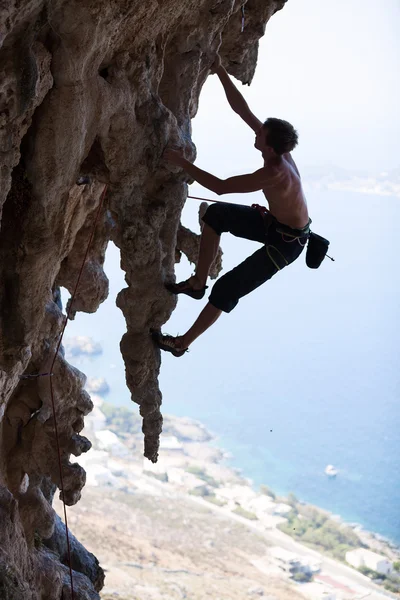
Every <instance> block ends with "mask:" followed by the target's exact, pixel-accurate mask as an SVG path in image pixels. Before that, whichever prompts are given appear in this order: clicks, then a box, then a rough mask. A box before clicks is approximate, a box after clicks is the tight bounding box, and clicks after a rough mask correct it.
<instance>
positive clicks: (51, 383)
mask: <svg viewBox="0 0 400 600" xmlns="http://www.w3.org/2000/svg"><path fill="white" fill-rule="evenodd" d="M78 185H79V184H78ZM106 192H107V185H105V186H104V189H103V191H102V194H101V197H100V202H99V207H98V209H97V213H96V218H95V220H94V223H93V227H92V232H91V234H90V238H89V242H88V245H87V248H86V252H85V256H84V257H83V261H82V265H81V268H80V270H79V274H78V278H77V280H76V284H75V288H74V291H73V292H72V296H71V300H70V303H69V307H68V310H67V314H66V316H65V320H64V325H63V328H62V330H61V334H60V337H59V340H58V343H57V347H56V350H55V352H54V356H53V360H52V362H51V366H50V370H49V371H48V372H47V373H32V374H29V375H22V376H21V377H20V379H30V378H35V377H46V376H48V377H49V382H50V397H51V406H52V410H53V417H54V432H55V434H56V447H57V455H58V470H59V475H60V486H59V487H60V491H61V496H62V503H63V507H64V521H65V536H66V540H67V555H68V566H69V576H70V581H71V600H74V598H75V596H74V582H73V577H72V561H71V546H70V541H69V530H68V519H67V508H66V505H65V498H64V480H63V472H62V463H61V449H60V438H59V435H58V427H57V418H56V409H55V401H54V389H53V377H52V376H53V367H54V364H55V362H56V360H57V356H58V352H59V350H60V346H61V342H62V339H63V336H64V332H65V329H66V327H67V324H68V321H69V319H70V315H71V312H72V305H73V303H74V300H75V296H76V292H77V290H78V286H79V283H80V280H81V276H82V273H83V269H84V266H85V263H86V259H87V257H88V254H89V250H90V246H91V244H92V241H93V237H94V233H95V230H96V226H97V222H98V220H99V216H100V213H101V209H102V207H103V204H104V198H105V195H106Z"/></svg>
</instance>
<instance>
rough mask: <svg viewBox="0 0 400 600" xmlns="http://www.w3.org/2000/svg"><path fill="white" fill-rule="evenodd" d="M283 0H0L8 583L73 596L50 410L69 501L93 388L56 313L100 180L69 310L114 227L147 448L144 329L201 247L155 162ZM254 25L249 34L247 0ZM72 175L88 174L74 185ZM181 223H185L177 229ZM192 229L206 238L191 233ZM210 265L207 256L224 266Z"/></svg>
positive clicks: (152, 399) (90, 588) (157, 400)
mask: <svg viewBox="0 0 400 600" xmlns="http://www.w3.org/2000/svg"><path fill="white" fill-rule="evenodd" d="M284 3H285V2H284V0H248V1H247V2H244V1H243V0H242V1H241V2H239V1H238V0H179V1H178V0H163V1H159V0H147V1H146V2H139V0H129V1H128V0H108V1H107V2H106V1H105V0H68V1H67V0H53V1H52V2H45V0H9V1H8V2H6V3H2V4H1V5H0V144H1V146H0V149H1V152H0V178H1V186H0V217H1V222H0V227H1V230H0V281H1V290H0V394H1V395H0V445H1V462H0V513H1V515H0V516H1V519H0V536H1V540H2V543H1V548H0V597H1V598H4V599H7V600H17V599H20V598H21V599H22V598H23V599H24V600H30V599H32V600H39V599H41V600H46V599H49V600H55V599H58V598H64V599H66V598H70V597H71V592H70V590H69V585H70V584H69V576H68V569H67V567H66V564H67V559H66V553H65V540H63V535H64V534H63V533H62V529H61V528H60V527H59V524H58V523H57V521H56V519H55V516H54V512H53V509H52V506H51V503H52V498H53V495H54V493H55V491H56V488H57V487H60V475H59V469H58V457H57V452H56V444H55V432H54V424H55V423H54V421H55V417H56V422H57V425H58V433H59V439H60V454H61V462H62V465H63V479H64V492H63V497H64V500H65V502H66V503H67V504H74V503H76V502H77V501H78V500H79V498H80V491H81V489H82V487H83V485H84V483H85V473H84V471H83V470H82V469H81V468H80V467H79V466H78V465H77V464H74V463H71V461H70V456H71V454H73V455H75V456H77V455H79V454H80V453H82V452H86V451H87V450H88V449H89V448H90V442H89V441H88V440H86V439H85V438H83V437H81V436H80V435H79V433H80V431H81V430H82V428H83V418H84V416H85V415H86V414H87V413H88V412H90V410H91V407H92V403H91V401H90V398H89V397H88V395H87V393H86V392H85V391H84V390H83V386H84V383H85V377H84V376H83V374H81V373H80V372H79V371H78V370H77V369H75V368H74V367H72V366H71V365H69V364H68V363H67V361H66V360H65V358H64V354H63V350H62V347H61V349H60V350H59V352H58V354H57V356H56V360H55V363H54V368H53V369H52V370H53V375H52V382H53V387H54V400H55V407H56V410H55V415H53V410H52V405H51V398H50V386H49V376H45V377H36V378H21V377H23V376H26V375H27V374H37V373H44V372H48V370H49V369H50V367H51V363H52V357H53V355H54V352H55V350H56V347H57V341H58V339H59V335H60V331H61V328H62V326H63V324H64V316H63V312H62V308H61V305H60V301H59V286H64V287H66V288H67V289H68V290H69V291H70V292H72V290H73V287H74V285H75V282H76V278H77V275H78V272H79V270H80V267H81V264H82V260H83V256H84V253H85V251H86V246H87V242H88V239H89V237H90V234H91V231H92V229H93V221H94V218H95V214H96V211H97V208H98V206H99V202H100V196H101V194H102V192H103V189H104V185H105V184H107V186H108V189H107V196H106V202H105V204H104V205H103V206H102V208H101V212H100V219H99V222H98V225H97V228H96V231H95V234H94V240H93V244H92V246H91V248H90V251H89V256H88V259H87V262H86V264H85V267H84V269H83V273H82V279H81V283H80V286H79V289H78V293H77V297H76V301H75V303H74V306H73V307H72V313H71V316H72V317H73V315H74V314H75V312H76V311H85V312H94V311H96V309H97V308H98V306H99V304H100V303H101V302H102V301H103V300H104V299H105V298H106V296H107V293H108V280H107V277H106V275H105V273H104V271H103V262H104V255H105V250H106V246H107V243H108V241H109V240H110V239H111V240H113V241H114V243H115V244H116V245H117V246H118V247H119V249H120V251H121V266H122V268H123V270H124V271H125V273H126V283H127V287H126V288H125V289H123V290H122V291H121V292H120V294H119V296H118V301H117V304H118V306H119V308H120V309H121V310H122V311H123V313H124V316H125V318H126V323H127V333H126V334H125V335H124V337H123V339H122V341H121V352H122V354H123V357H124V360H125V365H126V380H127V384H128V386H129V388H130V390H131V392H132V398H133V400H134V401H135V402H137V403H138V404H139V405H140V414H141V415H142V417H143V432H144V434H145V455H146V456H147V457H148V458H149V459H150V460H152V461H156V459H157V452H158V443H159V442H158V437H159V434H160V431H161V426H162V416H161V413H160V405H161V393H160V391H159V388H158V384H157V376H158V371H159V366H160V353H159V351H158V350H157V349H156V348H155V347H154V346H153V344H152V341H151V338H150V336H149V331H150V329H152V328H153V329H158V328H160V327H161V326H162V325H163V324H164V323H165V322H166V321H167V320H168V318H169V316H170V314H171V312H172V311H173V309H174V308H175V299H174V298H173V297H172V296H171V295H170V294H169V293H168V292H167V291H166V290H165V288H164V282H166V281H169V280H172V279H173V277H174V262H175V258H176V246H177V236H178V248H177V254H178V255H179V252H180V251H183V252H187V253H188V256H189V258H190V259H191V260H195V254H196V248H197V246H196V239H194V238H192V237H191V236H190V232H189V233H188V232H187V231H185V230H184V228H183V227H182V226H180V223H179V221H180V214H181V210H182V207H183V205H184V202H185V198H186V194H187V186H186V183H187V179H186V176H185V175H184V174H182V173H181V172H176V169H175V172H174V169H173V168H171V167H168V166H167V165H166V164H165V163H164V162H163V161H162V158H161V156H162V152H163V150H164V148H165V147H166V145H167V143H171V144H174V145H176V146H179V147H181V148H183V149H184V151H185V154H186V156H187V157H188V158H189V159H193V158H194V157H195V147H194V145H193V143H192V140H191V118H193V116H194V115H195V114H196V111H197V106H198V98H199V94H200V91H201V88H202V86H203V84H204V82H205V80H206V78H207V76H208V75H209V67H210V65H211V63H212V62H213V59H214V55H215V52H216V51H217V50H218V49H220V52H221V54H222V57H223V61H224V64H225V65H226V66H227V68H228V70H229V71H230V73H232V74H233V75H235V76H236V77H237V78H238V79H240V80H241V81H242V82H244V83H250V81H251V78H252V76H253V73H254V69H255V65H256V58H257V47H258V39H259V38H260V37H261V36H262V35H263V33H264V28H265V24H266V22H267V21H268V19H269V18H270V17H271V15H272V14H273V13H274V12H275V11H277V10H279V9H280V8H282V7H283V5H284ZM242 4H243V5H244V11H245V28H244V31H243V32H241V7H242ZM78 181H79V183H80V184H82V185H77V182H78ZM178 234H179V235H178ZM197 244H198V240H197ZM217 272H218V264H216V265H215V274H217ZM72 546H73V548H72V553H73V557H72V568H73V569H74V577H75V593H74V598H77V599H78V598H79V599H89V598H90V599H92V598H93V599H94V598H98V594H97V591H98V590H99V589H100V588H101V585H102V580H103V574H102V572H101V569H100V568H99V566H98V563H97V562H96V559H95V558H94V557H93V556H92V555H90V554H89V553H87V552H86V551H85V550H84V549H83V548H82V547H80V545H79V542H77V541H76V540H75V541H74V542H73V544H72Z"/></svg>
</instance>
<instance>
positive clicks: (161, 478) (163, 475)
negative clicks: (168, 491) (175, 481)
mask: <svg viewBox="0 0 400 600" xmlns="http://www.w3.org/2000/svg"><path fill="white" fill-rule="evenodd" d="M143 475H148V476H149V477H154V479H158V481H162V482H163V483H168V475H167V473H153V471H143Z"/></svg>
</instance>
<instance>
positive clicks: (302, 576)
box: [292, 573, 313, 583]
mask: <svg viewBox="0 0 400 600" xmlns="http://www.w3.org/2000/svg"><path fill="white" fill-rule="evenodd" d="M312 578H313V576H312V573H295V574H294V575H293V577H292V579H293V581H297V582H298V583H308V582H309V581H312Z"/></svg>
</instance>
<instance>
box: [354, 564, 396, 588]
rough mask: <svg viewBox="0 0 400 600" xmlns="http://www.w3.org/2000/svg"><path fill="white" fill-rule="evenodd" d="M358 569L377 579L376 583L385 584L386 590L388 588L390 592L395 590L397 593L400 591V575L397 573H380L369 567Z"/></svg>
mask: <svg viewBox="0 0 400 600" xmlns="http://www.w3.org/2000/svg"><path fill="white" fill-rule="evenodd" d="M358 571H360V573H362V574H363V575H366V576H367V577H369V578H370V579H373V580H374V581H376V583H381V584H383V587H384V588H385V590H388V592H394V593H395V594H399V593H400V577H399V576H398V575H397V573H393V574H391V575H384V574H383V573H378V572H377V571H374V570H373V569H369V568H368V567H359V568H358Z"/></svg>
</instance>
